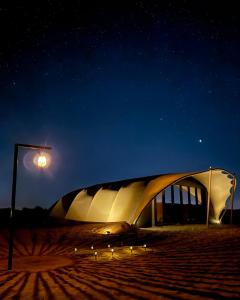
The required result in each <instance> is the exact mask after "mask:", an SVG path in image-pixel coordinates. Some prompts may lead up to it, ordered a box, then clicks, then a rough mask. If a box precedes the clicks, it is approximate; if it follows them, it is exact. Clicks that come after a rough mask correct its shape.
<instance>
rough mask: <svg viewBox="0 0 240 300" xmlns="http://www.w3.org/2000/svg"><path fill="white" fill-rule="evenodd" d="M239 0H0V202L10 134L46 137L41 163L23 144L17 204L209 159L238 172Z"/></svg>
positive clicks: (5, 189)
mask: <svg viewBox="0 0 240 300" xmlns="http://www.w3.org/2000/svg"><path fill="white" fill-rule="evenodd" d="M108 2H110V3H111V4H109V3H108ZM209 2H211V5H210V4H209ZM237 2H238V1H157V0H155V1H151V0H147V1H131V0H129V1H66V2H63V1H51V0H49V1H32V4H31V3H29V1H5V4H4V1H3V3H2V2H1V6H0V33H1V41H0V104H1V107H0V207H8V206H10V198H11V180H12V164H13V145H14V143H31V144H44V145H50V146H52V147H53V150H52V153H51V155H52V164H51V167H50V168H49V169H48V170H47V171H43V170H42V171H39V170H35V169H34V168H33V167H29V161H28V160H29V157H31V155H32V154H29V153H28V151H26V150H21V153H20V159H19V169H18V171H19V172H18V186H17V207H26V206H27V207H35V206H37V205H38V206H42V207H50V206H51V205H52V204H53V203H54V202H55V201H56V200H57V199H58V198H59V197H61V196H62V195H63V194H66V193H67V192H70V191H72V190H74V189H78V188H80V187H84V186H88V185H93V184H96V183H100V182H107V181H115V180H120V179H124V178H133V177H141V176H148V175H154V174H161V173H171V172H172V173H174V172H181V171H183V172H185V171H198V170H206V169H208V168H209V166H212V167H220V168H224V169H227V170H229V171H231V172H233V173H236V175H237V179H238V180H239V179H240V177H239V175H240V138H239V132H240V119H239V112H240V102H239V100H240V98H239V96H240V57H239V53H240V38H239V34H240V20H239V14H240V13H239V9H238V8H237V4H236V3H237ZM237 197H238V198H239V193H237ZM237 201H238V202H239V199H237ZM238 205H239V204H238Z"/></svg>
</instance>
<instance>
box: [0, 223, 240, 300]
mask: <svg viewBox="0 0 240 300" xmlns="http://www.w3.org/2000/svg"><path fill="white" fill-rule="evenodd" d="M95 229H96V225H89V224H88V225H79V226H72V227H69V226H68V227H61V228H51V229H21V230H18V231H17V232H16V237H15V240H14V260H13V266H14V263H15V266H16V269H15V270H13V271H12V272H8V271H7V270H6V259H7V238H8V233H7V231H1V232H0V257H1V262H0V299H1V300H3V299H4V300H5V299H14V300H18V299H23V300H30V299H34V300H43V299H45V300H61V299H70V300H75V299H240V228H237V227H234V228H230V227H212V228H211V227H210V228H209V230H206V229H205V228H204V227H198V226H195V227H192V228H190V227H189V228H188V229H187V230H180V231H171V230H168V229H165V230H163V231H162V232H151V231H140V232H139V233H137V234H135V233H134V234H125V235H122V236H120V235H119V236H102V235H97V234H95V233H94V232H95V231H94V230H95ZM108 244H110V245H111V248H114V254H113V256H112V254H111V250H110V249H111V248H110V249H108V247H107V245H108ZM143 244H147V250H146V251H145V249H144V248H143V247H142V246H143ZM92 245H94V250H91V249H90V248H91V246H92ZM130 246H133V252H132V253H131V251H130V248H129V247H130ZM74 248H77V249H78V250H77V252H76V253H75V251H74ZM94 251H97V252H98V255H97V258H95V256H94ZM51 257H56V262H54V258H53V259H52V265H51ZM28 260H29V265H28V267H27V268H26V265H24V261H25V263H26V261H28ZM38 260H39V261H38ZM34 262H35V263H34ZM21 263H22V264H23V265H22V269H21ZM37 263H39V265H37ZM17 264H18V266H17ZM54 264H55V265H54Z"/></svg>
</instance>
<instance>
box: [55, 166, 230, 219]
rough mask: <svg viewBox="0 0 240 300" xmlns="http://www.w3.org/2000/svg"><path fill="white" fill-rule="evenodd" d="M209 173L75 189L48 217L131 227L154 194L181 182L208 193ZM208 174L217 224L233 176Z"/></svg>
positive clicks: (219, 172)
mask: <svg viewBox="0 0 240 300" xmlns="http://www.w3.org/2000/svg"><path fill="white" fill-rule="evenodd" d="M209 172H210V171H209V170H207V171H202V172H189V173H176V174H164V175H155V176H150V177H143V178H137V179H129V180H122V181H117V182H111V183H104V184H99V185H95V186H91V187H87V188H83V189H79V190H77V191H74V192H71V193H69V194H67V195H65V196H64V197H62V198H61V199H59V200H58V201H57V203H56V204H55V205H54V206H53V208H52V210H51V215H52V216H54V217H58V218H65V219H68V220H76V221H87V222H120V221H125V222H127V223H129V224H135V223H136V222H137V220H138V218H139V216H140V214H141V213H142V211H143V209H144V208H145V207H146V206H147V205H148V204H149V202H151V200H152V199H153V198H154V197H155V196H156V195H157V194H159V193H160V192H161V191H163V190H164V189H166V188H167V187H168V186H170V185H172V184H177V183H178V182H180V181H181V180H183V179H186V178H194V179H196V180H197V181H199V182H200V183H201V184H202V185H203V186H204V187H205V188H206V189H207V191H208V190H209ZM211 172H212V176H211V178H212V179H211V193H210V203H211V209H210V218H211V219H212V220H215V221H218V220H219V217H220V214H221V211H222V210H223V209H224V207H225V203H226V200H227V199H228V197H229V196H230V194H231V188H232V186H233V177H234V176H233V175H232V174H231V173H229V172H227V171H225V170H222V169H212V170H211Z"/></svg>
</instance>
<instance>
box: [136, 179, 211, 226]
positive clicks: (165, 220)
mask: <svg viewBox="0 0 240 300" xmlns="http://www.w3.org/2000/svg"><path fill="white" fill-rule="evenodd" d="M206 209H207V189H206V187H205V186H204V185H203V184H201V183H200V182H199V181H198V180H196V179H194V178H192V177H189V178H185V179H183V180H180V181H178V182H176V183H174V184H172V185H170V186H168V187H167V188H165V189H164V190H163V191H161V192H160V193H158V194H157V195H156V196H155V197H154V198H153V199H152V200H151V202H150V203H149V204H148V205H147V206H146V207H145V208H144V210H143V211H142V213H141V215H140V216H139V218H138V220H137V222H136V225H137V226H141V227H148V226H160V225H166V224H201V223H204V222H206Z"/></svg>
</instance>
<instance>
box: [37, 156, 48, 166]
mask: <svg viewBox="0 0 240 300" xmlns="http://www.w3.org/2000/svg"><path fill="white" fill-rule="evenodd" d="M46 165H47V159H46V156H44V155H40V156H39V157H38V167H39V168H45V167H46Z"/></svg>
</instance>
